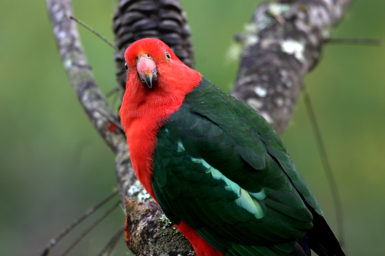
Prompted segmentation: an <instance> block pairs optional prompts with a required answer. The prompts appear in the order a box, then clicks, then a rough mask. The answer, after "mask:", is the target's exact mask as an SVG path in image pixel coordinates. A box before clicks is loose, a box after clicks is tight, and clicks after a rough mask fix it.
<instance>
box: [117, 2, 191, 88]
mask: <svg viewBox="0 0 385 256" xmlns="http://www.w3.org/2000/svg"><path fill="white" fill-rule="evenodd" d="M113 31H114V34H115V45H116V47H117V48H118V51H116V52H115V63H116V66H117V72H116V76H117V80H118V82H119V84H120V85H121V86H122V87H123V90H124V89H125V83H126V70H125V67H124V57H123V54H124V51H125V49H126V48H127V46H128V45H129V44H131V43H132V42H134V41H136V40H138V39H141V38H144V37H155V38H159V39H161V40H162V41H164V42H165V43H166V44H168V45H169V46H170V47H171V48H172V49H173V51H174V52H175V54H176V55H177V56H178V57H179V58H180V59H181V60H182V61H183V62H184V63H185V64H187V65H188V66H190V67H191V66H193V63H194V61H193V52H192V47H191V40H190V34H191V32H190V28H189V27H188V25H187V19H186V14H185V13H184V11H183V9H182V6H181V4H180V3H179V1H178V0H119V6H118V8H117V10H116V12H115V14H114V21H113Z"/></svg>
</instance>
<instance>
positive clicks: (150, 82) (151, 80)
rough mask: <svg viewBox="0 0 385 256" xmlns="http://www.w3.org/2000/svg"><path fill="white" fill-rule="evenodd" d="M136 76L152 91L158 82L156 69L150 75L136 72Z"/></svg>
mask: <svg viewBox="0 0 385 256" xmlns="http://www.w3.org/2000/svg"><path fill="white" fill-rule="evenodd" d="M138 75H139V78H140V80H141V81H142V83H143V84H146V86H147V88H148V89H152V87H153V86H154V84H155V83H156V82H157V80H158V72H157V71H156V69H153V70H152V71H151V73H150V72H149V73H145V74H142V73H139V72H138Z"/></svg>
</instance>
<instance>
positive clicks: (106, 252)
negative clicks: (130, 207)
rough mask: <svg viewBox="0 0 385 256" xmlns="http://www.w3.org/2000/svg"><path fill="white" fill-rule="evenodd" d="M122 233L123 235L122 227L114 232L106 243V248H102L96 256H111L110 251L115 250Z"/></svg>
mask: <svg viewBox="0 0 385 256" xmlns="http://www.w3.org/2000/svg"><path fill="white" fill-rule="evenodd" d="M123 233H124V227H122V228H120V229H119V230H118V232H116V233H115V234H114V235H113V236H112V237H111V239H110V241H108V243H107V244H106V246H104V247H103V249H102V250H101V251H100V253H99V254H98V256H111V255H112V251H113V250H114V248H115V246H116V244H117V243H118V241H119V239H121V238H122V236H123Z"/></svg>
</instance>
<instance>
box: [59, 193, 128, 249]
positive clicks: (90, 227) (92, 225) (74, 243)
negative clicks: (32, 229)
mask: <svg viewBox="0 0 385 256" xmlns="http://www.w3.org/2000/svg"><path fill="white" fill-rule="evenodd" d="M120 204H121V202H120V201H117V202H116V203H115V204H114V205H113V206H112V207H111V208H109V209H108V210H107V211H106V212H105V213H104V214H103V215H102V216H101V217H99V218H98V219H97V220H95V221H94V222H93V223H92V224H91V225H90V226H89V227H88V228H87V229H86V230H84V231H83V232H82V233H81V234H80V235H79V236H78V238H76V239H75V240H74V241H73V242H72V244H70V246H69V247H68V248H67V249H66V250H65V251H64V253H63V254H61V256H65V255H68V253H69V252H70V251H71V250H72V249H73V248H74V247H75V246H76V245H77V244H78V243H79V242H80V241H81V240H82V239H83V238H84V237H85V236H86V235H87V234H88V233H89V232H91V231H92V230H93V229H94V228H95V227H96V226H97V225H98V224H99V223H100V222H101V221H103V220H104V219H105V218H107V217H108V215H110V214H111V213H112V212H113V211H114V210H115V209H116V208H117V207H118V206H119V205H120Z"/></svg>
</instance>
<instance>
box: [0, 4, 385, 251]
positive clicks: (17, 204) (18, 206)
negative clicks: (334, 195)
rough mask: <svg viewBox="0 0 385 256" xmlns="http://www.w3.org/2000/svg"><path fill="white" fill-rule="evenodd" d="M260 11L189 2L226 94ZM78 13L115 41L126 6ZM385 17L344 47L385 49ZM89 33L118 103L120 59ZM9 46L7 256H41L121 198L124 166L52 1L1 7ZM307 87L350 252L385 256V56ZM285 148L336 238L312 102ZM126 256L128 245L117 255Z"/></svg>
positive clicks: (331, 69) (354, 28) (362, 59)
mask: <svg viewBox="0 0 385 256" xmlns="http://www.w3.org/2000/svg"><path fill="white" fill-rule="evenodd" d="M258 2H259V1H251V0H244V1H231V0H217V1H205V0H194V1H188V0H183V1H182V4H183V5H184V6H185V9H186V11H187V13H188V17H189V22H190V26H191V28H192V32H193V37H192V40H193V43H194V50H195V54H196V55H195V56H196V68H197V69H198V70H199V71H201V72H202V73H203V74H205V75H206V77H208V78H210V79H211V80H212V81H213V82H215V83H216V84H217V85H219V86H221V87H222V88H223V89H224V90H227V91H229V90H230V88H231V84H232V82H233V81H234V77H235V74H236V69H237V63H236V62H231V61H229V60H228V58H227V57H226V56H227V52H228V49H229V47H230V46H231V44H232V37H233V35H234V34H235V33H237V32H240V31H242V30H243V26H244V25H245V23H246V22H247V21H248V20H249V18H250V16H251V14H252V12H253V9H254V8H255V6H256V5H257V3H258ZM73 5H74V9H75V14H76V16H77V17H78V18H80V19H82V20H84V21H86V22H87V23H88V24H90V25H91V26H93V27H94V28H95V29H96V30H97V31H99V32H100V33H101V34H103V35H105V36H107V37H108V38H110V39H111V40H112V38H113V35H112V32H111V17H112V13H113V11H114V6H115V2H114V1H91V0H73ZM384 14H385V1H384V0H365V1H364V0H361V1H360V0H357V1H356V2H355V4H354V5H353V6H352V8H351V9H350V11H349V12H348V14H347V15H346V18H345V19H344V21H343V22H342V23H341V24H340V25H339V27H338V29H336V31H335V33H334V34H333V35H334V36H335V37H369V38H371V37H372V38H380V39H381V40H382V41H385V35H384V31H385V16H384ZM80 31H81V35H82V40H83V43H84V45H85V49H86V53H87V56H88V58H89V61H90V63H91V65H92V67H93V71H94V73H95V75H96V79H97V81H98V83H99V84H100V86H101V87H102V90H103V91H104V92H107V91H109V90H111V89H112V88H114V87H115V86H116V82H115V77H114V72H115V66H114V63H113V51H112V49H110V48H109V47H108V46H107V45H106V44H104V43H103V42H102V41H101V40H99V39H97V38H95V37H94V36H93V35H91V34H90V33H88V32H87V31H84V30H83V29H80ZM0 46H1V47H0V79H1V85H0V117H1V121H0V203H1V205H0V255H37V254H38V251H39V250H40V249H41V248H42V247H43V246H44V245H45V244H46V242H47V241H48V239H49V238H52V237H53V236H54V235H55V234H57V233H58V231H59V230H60V229H62V228H63V227H64V226H65V225H67V224H69V223H70V222H71V221H72V220H73V219H74V218H75V217H77V216H78V215H79V214H80V213H82V212H83V211H84V210H85V209H87V208H88V207H90V206H91V205H93V204H95V203H96V202H97V201H98V200H99V199H101V198H102V197H104V196H105V195H107V194H108V193H109V192H110V191H111V190H112V189H113V188H114V187H115V186H116V181H115V176H114V164H113V154H112V153H111V152H110V150H109V149H108V148H107V147H106V145H104V142H103V141H102V140H101V139H100V137H99V136H98V134H97V133H96V132H95V130H94V129H93V127H92V126H91V124H90V122H89V121H88V119H87V117H86V115H85V114H84V113H83V110H82V108H81V107H80V105H79V104H78V102H77V99H76V97H75V95H74V92H73V91H72V89H71V87H70V84H69V82H68V80H67V77H66V75H65V73H64V70H63V68H62V66H61V63H60V59H59V55H58V52H57V49H56V46H55V43H54V39H53V36H52V32H51V26H50V24H49V20H48V15H47V13H46V9H45V2H44V1H13V0H2V1H1V2H0ZM306 84H307V86H308V88H309V91H310V93H311V96H312V99H313V103H314V105H315V110H316V113H317V117H318V119H319V123H320V125H321V130H322V132H323V136H324V139H325V143H326V147H327V150H328V153H329V155H330V160H331V164H332V166H333V168H334V170H335V175H336V178H337V181H338V185H339V188H340V191H341V194H342V199H343V208H344V211H345V216H344V221H345V233H346V238H345V239H346V251H347V252H348V253H349V255H384V254H385V243H384V239H385V235H384V230H385V186H384V179H385V136H384V132H385V47H384V45H382V46H380V47H373V46H350V45H327V46H326V47H325V49H324V55H323V59H322V61H321V62H320V65H319V66H318V67H317V68H316V69H315V70H314V71H313V72H312V73H311V74H309V75H308V76H307V78H306ZM283 140H284V142H285V143H286V145H287V147H288V149H289V151H290V152H291V155H292V157H293V158H294V160H295V162H296V164H297V167H298V169H299V170H300V171H301V172H302V174H303V175H304V176H305V178H306V180H307V181H308V183H309V185H310V187H311V188H312V189H313V190H314V192H315V194H316V196H317V197H318V199H319V201H320V203H321V205H322V206H323V208H324V211H325V214H326V217H327V219H328V221H329V223H330V224H331V226H332V227H333V228H335V226H336V225H335V224H336V222H335V215H334V208H333V204H332V199H331V194H330V189H329V185H328V183H327V182H326V178H325V174H324V172H323V170H322V168H321V162H320V159H319V155H318V153H317V150H316V145H315V140H314V137H313V134H312V130H311V127H310V123H309V120H308V118H307V117H306V111H305V109H304V106H303V101H302V99H301V100H300V102H299V104H298V106H297V109H296V111H295V114H294V117H293V119H292V122H291V124H290V126H289V127H288V129H287V131H286V132H285V134H284V136H283ZM117 200H118V199H117ZM122 213H123V212H122V210H121V209H118V210H117V211H116V212H115V214H114V215H112V216H111V217H110V218H109V219H108V220H107V221H105V222H104V224H103V225H101V226H99V227H98V228H97V229H96V230H95V232H93V233H92V234H91V235H90V236H89V237H88V238H87V239H85V241H84V242H83V243H81V245H80V246H79V248H76V249H75V250H74V251H73V254H72V255H95V254H96V253H97V252H98V250H100V248H102V246H103V245H104V243H106V242H107V240H108V239H109V238H110V237H111V236H112V234H113V233H114V232H115V231H116V230H118V228H119V227H120V226H121V225H122V224H123V214H122ZM75 234H78V233H76V232H75V233H74V234H73V235H72V236H71V238H74V237H75ZM66 241H68V239H67V240H66ZM125 251H126V250H125V248H124V244H123V242H121V243H120V245H119V248H118V252H119V253H117V255H126V253H125Z"/></svg>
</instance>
